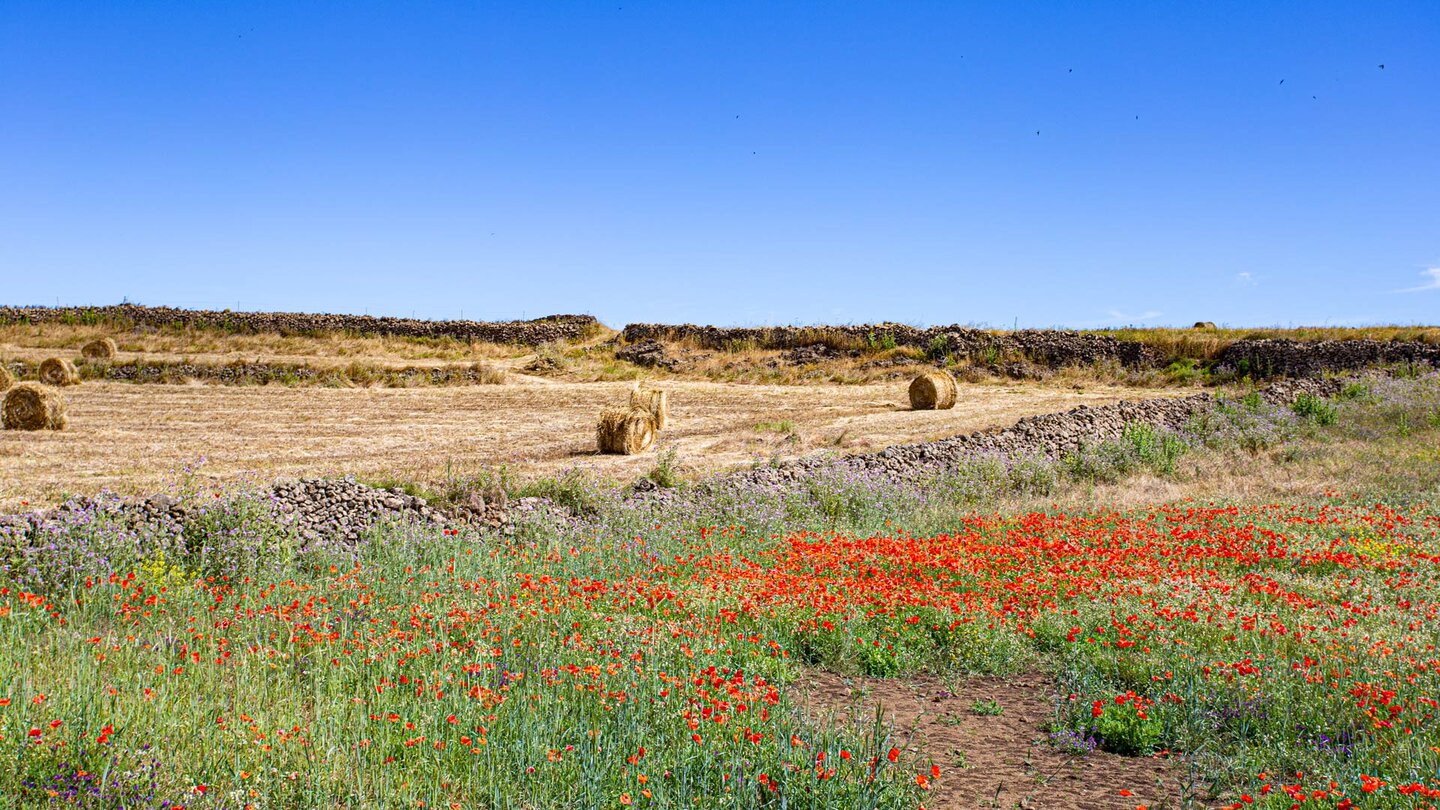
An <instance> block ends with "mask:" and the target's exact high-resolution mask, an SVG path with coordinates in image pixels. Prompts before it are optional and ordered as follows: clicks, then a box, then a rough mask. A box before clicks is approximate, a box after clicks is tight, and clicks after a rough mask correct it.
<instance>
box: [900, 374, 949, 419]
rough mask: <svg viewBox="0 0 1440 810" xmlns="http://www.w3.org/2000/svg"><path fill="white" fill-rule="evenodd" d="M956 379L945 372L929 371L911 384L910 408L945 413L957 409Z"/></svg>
mask: <svg viewBox="0 0 1440 810" xmlns="http://www.w3.org/2000/svg"><path fill="white" fill-rule="evenodd" d="M957 394H958V392H957V391H956V389H955V378H954V377H952V376H951V375H950V373H949V372H945V371H927V372H925V373H924V374H921V375H920V376H919V377H916V378H915V379H914V380H912V381H911V382H910V407H911V408H914V409H915V410H917V411H935V410H939V411H944V410H949V409H950V408H953V407H955V397H956V395H957Z"/></svg>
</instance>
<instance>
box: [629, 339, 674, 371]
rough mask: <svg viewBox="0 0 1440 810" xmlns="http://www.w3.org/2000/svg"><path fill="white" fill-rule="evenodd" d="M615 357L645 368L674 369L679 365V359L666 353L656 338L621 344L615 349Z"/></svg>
mask: <svg viewBox="0 0 1440 810" xmlns="http://www.w3.org/2000/svg"><path fill="white" fill-rule="evenodd" d="M615 357H616V359H618V360H624V361H626V362H628V363H634V364H635V365H637V366H645V367H646V368H663V369H668V370H670V371H674V370H676V369H677V368H679V367H680V361H679V360H676V359H675V358H673V357H671V356H670V355H668V354H666V352H665V346H664V345H663V344H661V343H660V342H659V341H658V340H645V341H641V342H640V343H635V344H631V345H629V346H622V347H620V348H619V349H617V350H616V351H615Z"/></svg>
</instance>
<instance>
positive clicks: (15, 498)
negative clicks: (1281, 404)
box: [0, 375, 1180, 507]
mask: <svg viewBox="0 0 1440 810" xmlns="http://www.w3.org/2000/svg"><path fill="white" fill-rule="evenodd" d="M662 387H664V388H665V389H667V390H669V391H670V392H671V394H670V400H671V411H672V414H671V415H672V425H671V426H670V427H669V429H668V430H667V431H666V432H665V433H664V434H663V435H662V437H661V440H660V442H659V444H658V446H657V449H658V451H662V452H663V451H665V450H667V449H671V448H673V450H674V452H675V455H676V460H677V462H678V463H679V464H680V466H681V469H682V471H684V472H686V473H689V474H702V473H707V472H714V471H718V470H721V469H727V468H732V467H736V466H743V465H746V464H750V463H763V462H764V461H766V460H769V459H771V458H774V457H778V458H793V457H796V456H800V455H804V454H807V453H811V452H815V451H817V450H822V449H823V450H829V451H833V452H837V453H853V452H865V451H874V450H880V449H883V448H885V447H887V446H889V445H892V444H900V443H906V442H918V441H927V440H933V439H937V438H942V437H945V436H952V435H956V434H960V433H969V432H972V431H976V430H983V429H988V428H996V427H1003V426H1007V425H1010V424H1013V423H1014V422H1015V421H1016V420H1017V419H1019V418H1020V417H1022V416H1028V415H1032V414H1039V413H1047V412H1051V411H1058V410H1063V409H1066V408H1071V407H1074V406H1076V405H1079V404H1082V403H1083V404H1087V405H1100V404H1105V403H1109V402H1114V401H1117V400H1119V399H1123V398H1127V397H1131V398H1133V397H1134V396H1135V392H1134V391H1133V390H1127V389H1124V388H1120V387H1115V386H1094V387H1090V388H1086V389H1085V390H1083V391H1077V390H1074V389H1071V388H1065V387H1058V386H1045V385H1038V384H1018V383H1017V384H1013V385H973V386H966V385H962V387H961V394H960V401H959V403H958V404H957V405H956V406H955V408H954V409H953V410H949V411H911V410H909V409H908V405H907V404H905V387H904V385H901V384H895V383H891V384H886V385H855V386H837V385H813V386H797V385H787V386H762V385H731V384H722V383H706V382H689V381H674V382H669V383H665V384H663V385H662ZM628 391H629V384H628V383H623V382H609V383H565V382H550V381H547V380H542V379H537V378H532V377H525V376H522V375H512V376H511V383H510V384H507V385H489V386H463V387H454V388H351V389H342V388H288V387H283V386H256V387H236V386H206V385H132V384H128V383H112V382H91V383H86V384H84V385H81V386H78V387H75V388H71V389H67V390H66V398H67V400H68V401H69V411H70V428H69V429H68V430H65V431H63V432H58V433H52V432H43V433H25V432H17V431H3V432H0V507H14V506H17V505H19V502H20V501H22V500H23V501H29V503H30V505H42V504H49V503H53V502H55V501H56V500H58V499H59V498H61V497H62V496H63V495H64V494H67V493H69V494H89V493H93V492H96V491H98V490H100V489H101V488H108V489H111V490H113V491H116V492H120V493H122V494H142V493H150V492H155V491H160V490H162V489H164V487H165V486H166V485H167V484H168V483H170V482H171V481H173V480H174V479H175V477H176V474H177V472H178V471H179V470H180V469H181V468H182V467H183V466H184V465H187V464H191V463H193V462H195V461H196V460H197V459H200V458H202V457H203V458H204V459H205V460H206V464H205V466H204V467H203V468H202V473H203V475H204V476H206V477H208V478H209V479H211V480H213V481H216V482H219V481H225V480H233V479H236V478H240V477H243V476H246V475H253V476H255V477H258V478H260V479H262V480H268V479H271V478H275V477H280V476H302V475H344V474H353V475H356V476H359V477H362V478H368V479H371V480H376V479H385V478H390V477H397V478H405V479H412V480H417V481H420V482H434V481H439V480H441V479H443V477H444V476H445V475H446V474H447V472H448V471H456V470H474V469H477V468H480V467H487V466H498V465H501V464H504V465H508V466H509V467H510V469H511V470H512V471H514V472H515V473H517V474H520V475H540V474H555V473H558V472H561V471H563V470H564V469H566V468H569V467H583V468H585V469H587V470H591V471H594V472H596V473H598V474H600V475H602V476H606V477H611V478H617V479H633V478H636V477H638V476H640V475H642V474H644V473H645V472H648V471H649V470H650V469H651V468H653V467H654V465H655V463H656V458H657V457H656V451H652V452H649V453H646V454H643V455H639V456H627V457H613V456H603V457H602V456H598V455H596V453H595V439H594V435H595V433H594V431H595V421H596V419H597V418H598V414H599V412H600V409H601V408H603V407H607V406H612V405H621V404H623V403H624V402H626V400H627V396H628ZM1177 393H1180V392H1177Z"/></svg>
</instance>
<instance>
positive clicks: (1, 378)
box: [0, 364, 15, 394]
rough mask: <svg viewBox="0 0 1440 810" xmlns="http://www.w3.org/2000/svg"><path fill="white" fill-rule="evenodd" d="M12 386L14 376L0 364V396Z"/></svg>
mask: <svg viewBox="0 0 1440 810" xmlns="http://www.w3.org/2000/svg"><path fill="white" fill-rule="evenodd" d="M14 384H15V375H14V374H11V373H10V369H9V368H7V367H6V366H5V365H4V364H0V394H3V393H5V392H6V391H8V390H10V386H12V385H14Z"/></svg>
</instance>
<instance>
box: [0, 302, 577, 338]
mask: <svg viewBox="0 0 1440 810" xmlns="http://www.w3.org/2000/svg"><path fill="white" fill-rule="evenodd" d="M0 323H68V324H84V323H119V324H127V325H131V326H148V327H154V328H162V327H174V326H181V327H196V328H203V329H219V330H224V331H229V332H277V333H280V334H284V335H289V334H312V333H317V332H351V333H354V334H358V335H399V336H402V337H423V338H441V337H448V338H454V339H456V340H479V341H485V342H489V343H517V344H523V345H529V346H533V345H538V344H541V343H547V342H549V341H554V340H575V339H578V338H582V337H584V336H586V335H587V334H589V333H590V332H591V331H592V330H593V329H594V328H595V327H596V326H597V325H598V324H599V321H597V320H596V319H595V318H594V317H593V316H590V315H551V316H548V317H545V318H537V319H535V320H531V321H503V322H488V321H427V320H420V319H417V318H390V317H378V316H374V315H332V314H326V313H307V312H230V311H228V310H224V311H218V312H217V311H214V310H202V309H177V308H174V307H147V306H141V305H139V304H118V305H114V306H101V307H0Z"/></svg>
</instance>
